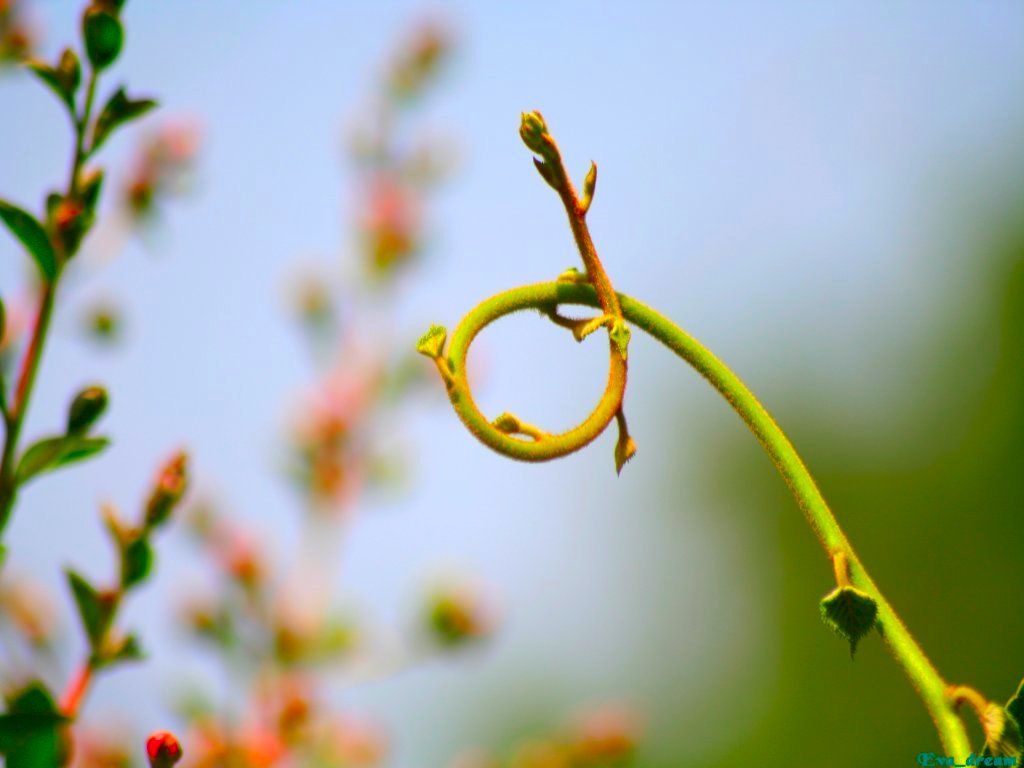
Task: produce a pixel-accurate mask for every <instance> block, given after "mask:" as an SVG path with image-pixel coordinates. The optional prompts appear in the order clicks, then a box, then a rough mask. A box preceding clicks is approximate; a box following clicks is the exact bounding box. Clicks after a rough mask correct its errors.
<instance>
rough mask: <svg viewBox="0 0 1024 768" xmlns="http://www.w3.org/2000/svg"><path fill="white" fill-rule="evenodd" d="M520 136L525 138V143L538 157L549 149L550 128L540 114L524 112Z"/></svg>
mask: <svg viewBox="0 0 1024 768" xmlns="http://www.w3.org/2000/svg"><path fill="white" fill-rule="evenodd" d="M519 135H520V136H522V137H523V143H524V144H525V145H526V146H527V147H529V148H530V149H531V150H532V151H534V152H536V153H537V154H538V155H541V154H543V153H544V150H545V149H546V147H547V141H546V139H547V135H548V126H547V124H546V123H545V122H544V118H543V117H542V116H541V114H540V112H536V111H535V112H523V115H522V122H521V123H520V125H519Z"/></svg>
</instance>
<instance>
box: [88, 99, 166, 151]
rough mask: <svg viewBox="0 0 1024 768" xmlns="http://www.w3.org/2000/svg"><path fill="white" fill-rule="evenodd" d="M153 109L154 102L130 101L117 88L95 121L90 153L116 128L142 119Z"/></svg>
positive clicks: (150, 100) (149, 100)
mask: <svg viewBox="0 0 1024 768" xmlns="http://www.w3.org/2000/svg"><path fill="white" fill-rule="evenodd" d="M154 107H156V102H155V101H153V100H152V99H130V98H128V94H126V93H125V92H124V88H118V89H117V91H116V92H115V93H114V95H113V96H111V97H110V100H109V101H108V102H107V103H106V105H105V106H104V107H103V111H102V112H101V113H100V116H99V118H97V120H96V128H95V130H94V131H93V135H92V149H91V150H90V152H95V151H96V150H97V149H99V148H100V147H101V146H102V145H103V143H104V142H105V141H106V140H107V139H108V138H110V136H111V134H112V133H113V132H114V131H115V130H116V129H117V128H120V127H121V126H122V125H124V124H125V123H128V122H131V121H132V120H135V119H136V118H139V117H142V116H143V115H144V114H146V113H147V112H149V111H150V110H151V109H153V108H154Z"/></svg>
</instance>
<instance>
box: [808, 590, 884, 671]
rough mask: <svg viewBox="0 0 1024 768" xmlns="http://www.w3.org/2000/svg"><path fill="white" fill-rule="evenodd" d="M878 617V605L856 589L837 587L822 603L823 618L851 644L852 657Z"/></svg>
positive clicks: (871, 598) (830, 627) (826, 623)
mask: <svg viewBox="0 0 1024 768" xmlns="http://www.w3.org/2000/svg"><path fill="white" fill-rule="evenodd" d="M877 617H878V604H877V603H876V602H875V600H874V598H873V597H871V596H870V595H867V594H865V593H864V592H861V591H860V590H859V589H857V588H856V587H836V588H835V589H833V590H832V591H831V592H829V593H828V595H826V596H825V597H824V598H822V601H821V618H822V621H824V622H825V625H826V626H828V628H829V629H831V630H832V631H833V632H835V633H836V634H837V635H839V636H840V637H841V638H843V639H844V640H847V641H848V642H849V643H850V656H851V657H852V656H853V655H854V653H856V651H857V643H859V642H860V641H861V639H862V638H863V637H864V636H865V635H866V634H867V633H868V632H870V631H871V629H872V628H873V627H874V626H875V619H876V618H877Z"/></svg>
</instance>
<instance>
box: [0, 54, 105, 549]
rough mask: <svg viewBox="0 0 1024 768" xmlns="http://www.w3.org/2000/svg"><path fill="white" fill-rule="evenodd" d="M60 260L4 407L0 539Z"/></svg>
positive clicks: (75, 181) (79, 145)
mask: <svg viewBox="0 0 1024 768" xmlns="http://www.w3.org/2000/svg"><path fill="white" fill-rule="evenodd" d="M98 77H99V73H98V72H96V71H95V70H92V71H90V73H89V85H88V86H87V89H86V95H85V104H84V106H83V108H82V115H81V117H80V118H76V119H75V120H74V128H75V150H74V155H73V157H72V160H71V171H70V173H69V175H68V186H67V191H66V194H65V195H64V197H65V198H66V199H71V198H74V197H75V196H76V195H77V194H78V185H79V180H80V178H81V175H82V165H83V163H84V162H85V157H86V152H85V134H86V132H87V131H88V129H89V122H90V120H91V118H92V109H93V102H94V101H95V98H96V82H97V80H98ZM62 262H63V258H62V259H61V262H59V263H58V267H57V274H56V275H54V277H53V278H52V279H51V280H49V281H47V282H45V283H44V284H43V288H42V295H41V297H40V302H39V314H38V315H37V317H36V322H35V325H34V326H33V328H32V337H31V340H30V341H29V345H28V347H27V349H26V350H25V356H24V358H23V359H22V363H21V374H20V376H19V378H18V383H17V389H16V390H15V394H14V399H13V401H12V402H11V405H10V407H9V408H8V409H7V415H6V419H5V423H6V430H5V433H4V448H3V459H2V460H0V542H2V540H3V533H4V530H5V528H6V527H7V523H8V522H9V520H10V517H11V511H12V510H13V508H14V500H15V497H16V496H17V493H18V481H17V477H16V476H15V472H16V471H17V467H16V466H15V462H16V460H17V455H18V438H19V437H20V435H21V429H22V427H23V426H24V424H25V415H26V413H27V412H28V404H29V401H30V400H31V398H32V390H33V385H34V384H35V379H36V372H37V371H38V370H39V361H40V360H41V359H42V356H43V349H44V348H45V347H46V338H47V333H48V331H49V329H50V319H51V317H52V315H53V305H54V298H55V297H56V294H57V286H58V284H59V283H60V277H61V274H62V273H63V263H62Z"/></svg>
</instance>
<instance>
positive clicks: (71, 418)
mask: <svg viewBox="0 0 1024 768" xmlns="http://www.w3.org/2000/svg"><path fill="white" fill-rule="evenodd" d="M106 409H107V390H105V389H104V388H103V387H87V388H85V389H83V390H82V391H81V392H79V393H78V394H77V395H76V396H75V399H74V400H73V401H72V402H71V407H70V408H69V409H68V429H67V431H68V434H69V435H71V434H80V433H82V432H85V431H86V430H87V429H89V427H91V426H92V425H93V424H95V423H96V420H97V419H99V417H100V416H102V415H103V412H104V411H105V410H106Z"/></svg>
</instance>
